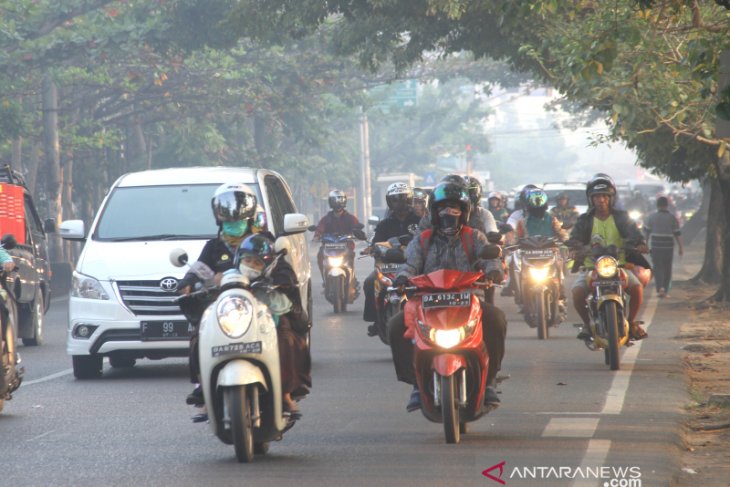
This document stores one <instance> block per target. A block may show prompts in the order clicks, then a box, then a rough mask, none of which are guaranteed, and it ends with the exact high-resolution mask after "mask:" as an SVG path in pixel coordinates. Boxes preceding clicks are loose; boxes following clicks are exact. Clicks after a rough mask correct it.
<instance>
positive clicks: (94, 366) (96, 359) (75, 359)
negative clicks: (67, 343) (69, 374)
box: [71, 355, 103, 380]
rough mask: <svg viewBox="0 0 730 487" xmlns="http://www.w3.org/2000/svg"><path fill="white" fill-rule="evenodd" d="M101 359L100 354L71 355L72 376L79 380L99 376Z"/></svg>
mask: <svg viewBox="0 0 730 487" xmlns="http://www.w3.org/2000/svg"><path fill="white" fill-rule="evenodd" d="M102 360H103V357H102V356H101V355H73V356H72V357H71V362H72V364H73V369H74V377H76V378H77V379H81V380H84V379H96V378H99V377H101V365H102Z"/></svg>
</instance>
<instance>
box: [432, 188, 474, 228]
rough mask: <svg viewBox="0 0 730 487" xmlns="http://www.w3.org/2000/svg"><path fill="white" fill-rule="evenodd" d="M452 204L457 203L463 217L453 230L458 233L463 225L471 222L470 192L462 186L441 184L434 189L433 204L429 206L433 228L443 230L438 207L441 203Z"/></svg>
mask: <svg viewBox="0 0 730 487" xmlns="http://www.w3.org/2000/svg"><path fill="white" fill-rule="evenodd" d="M445 202H452V203H457V204H458V205H459V208H460V209H461V216H460V218H459V221H458V224H457V225H456V226H455V227H453V228H452V229H451V230H454V231H455V232H458V231H459V230H460V229H461V227H462V226H463V225H466V224H467V222H468V221H469V212H470V211H471V201H470V200H469V192H468V191H467V189H466V187H465V186H464V185H462V184H457V183H450V182H441V183H439V184H437V185H436V187H434V188H433V194H432V196H431V202H430V204H429V212H430V214H431V225H433V228H435V229H439V228H441V221H440V216H439V213H438V209H437V207H438V206H439V204H441V203H445Z"/></svg>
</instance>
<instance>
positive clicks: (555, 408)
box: [0, 259, 689, 487]
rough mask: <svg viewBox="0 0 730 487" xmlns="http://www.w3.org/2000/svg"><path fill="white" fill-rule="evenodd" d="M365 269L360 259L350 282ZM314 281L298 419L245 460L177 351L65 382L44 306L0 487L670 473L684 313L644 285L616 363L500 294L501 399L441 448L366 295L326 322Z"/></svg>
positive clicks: (54, 324)
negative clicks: (536, 320) (411, 398)
mask: <svg viewBox="0 0 730 487" xmlns="http://www.w3.org/2000/svg"><path fill="white" fill-rule="evenodd" d="M371 265H372V264H371V261H370V260H369V259H362V260H359V261H358V263H357V268H358V269H357V270H358V275H359V276H360V279H361V280H362V279H364V277H365V276H366V275H367V273H368V272H369V270H370V266H371ZM315 269H316V267H315ZM315 274H316V272H315ZM320 285H321V283H320V282H319V280H318V279H316V280H315V281H314V286H313V287H314V289H315V317H314V318H315V328H314V330H313V336H312V346H313V353H312V355H313V372H312V375H313V380H314V388H313V391H312V394H311V395H310V396H309V397H308V398H307V399H305V400H304V401H303V402H302V403H301V406H302V410H303V414H304V417H303V419H302V420H301V421H300V422H298V423H297V424H296V425H295V427H294V428H293V429H292V430H291V431H289V432H288V433H287V434H286V435H285V437H284V439H283V441H281V442H277V443H274V444H272V446H271V449H270V451H269V453H268V454H267V455H266V456H265V457H257V458H256V459H255V461H254V463H252V464H239V463H237V462H236V461H235V457H234V452H233V448H232V447H231V446H227V445H224V444H223V443H221V442H219V441H218V440H217V439H216V438H215V437H214V436H213V434H212V432H211V431H210V429H209V426H207V425H205V424H193V423H192V422H191V421H190V416H191V414H192V413H193V412H194V410H193V409H192V408H191V407H190V406H186V405H185V404H184V398H185V396H186V394H187V393H188V392H189V391H190V388H191V386H190V384H189V383H188V379H187V365H186V362H185V361H184V360H180V359H167V360H162V361H156V362H155V361H149V360H143V361H139V362H138V364H137V366H135V367H134V368H133V369H111V368H110V367H109V365H108V364H105V373H104V377H103V378H102V379H100V380H93V381H77V380H74V378H73V375H72V374H71V369H70V367H71V363H70V358H69V357H67V356H66V354H65V348H64V340H65V326H66V302H65V301H64V300H63V299H58V300H54V301H53V303H52V307H51V309H50V311H49V314H48V315H47V322H46V344H44V345H42V346H40V347H32V348H31V347H20V353H21V356H22V359H23V363H24V365H25V367H26V382H25V384H24V385H23V386H22V387H21V388H20V389H19V390H18V391H17V392H16V394H15V396H14V398H13V400H12V401H9V402H8V403H7V404H6V407H5V410H4V411H3V413H2V414H0V439H2V441H1V442H0V458H1V459H2V464H3V469H2V473H0V486H14V487H20V486H47V485H54V486H132V485H134V486H139V485H155V486H157V485H160V486H176V487H183V486H194V487H200V486H201V485H210V486H226V485H247V486H269V485H272V486H278V485H297V486H309V485H311V486H321V485H327V486H329V485H332V486H339V485H356V486H357V485H399V486H400V485H403V486H408V485H414V486H415V485H418V486H450V485H459V486H471V485H474V486H492V485H493V486H498V485H505V484H506V485H508V486H522V485H524V486H537V485H541V486H542V485H548V486H571V485H591V486H602V485H607V486H608V485H617V486H622V485H626V486H628V485H643V486H667V485H669V484H670V483H671V479H672V477H673V476H674V475H675V474H676V473H677V471H678V470H679V468H680V465H678V464H677V458H678V457H677V453H678V450H679V448H680V446H679V436H678V434H679V428H680V425H679V421H680V419H681V410H682V407H683V406H684V405H685V404H686V403H687V402H688V400H689V398H688V397H687V395H686V392H685V384H684V379H683V377H684V376H683V373H682V369H681V365H680V350H679V344H678V343H677V342H676V341H675V338H674V337H675V335H676V334H677V330H678V327H679V324H680V323H681V320H682V319H683V316H684V315H683V312H682V311H681V310H679V309H665V308H664V307H663V306H662V305H660V306H657V300H656V298H655V297H654V296H653V293H650V294H649V299H648V300H647V302H646V306H645V310H644V319H645V320H646V321H647V322H648V323H650V327H649V329H648V331H649V335H650V338H649V339H648V340H645V341H643V342H640V345H635V346H634V347H631V348H629V349H626V350H625V351H624V354H623V367H622V370H621V371H619V372H611V371H610V370H608V367H607V366H606V365H604V361H603V353H602V352H591V351H589V350H588V349H587V348H586V347H585V346H584V345H583V344H582V342H579V341H578V340H576V339H575V334H576V329H575V328H574V327H573V326H572V324H571V323H572V322H573V321H575V313H572V316H571V318H569V321H568V323H566V324H563V325H561V326H560V327H559V328H558V329H554V330H552V335H551V338H550V339H549V340H547V341H539V340H537V338H536V333H535V330H533V329H531V328H528V327H527V325H526V324H525V323H524V322H523V321H522V319H521V316H520V315H519V314H518V313H517V310H516V308H515V306H514V305H513V304H512V303H511V302H510V301H508V300H507V298H498V303H497V304H498V305H501V306H502V307H503V309H504V310H505V311H506V312H507V314H508V318H509V332H508V335H509V336H508V342H507V357H506V358H505V361H504V364H503V373H504V374H509V375H510V379H509V380H507V381H505V382H504V383H503V384H502V385H501V399H502V406H501V407H500V408H499V409H498V410H496V411H494V412H492V413H491V414H489V415H487V416H485V417H484V418H482V419H481V420H479V421H478V422H475V423H471V424H470V425H469V428H470V430H469V434H467V435H464V436H462V442H461V444H459V445H447V444H445V443H444V435H443V429H442V426H441V425H440V424H435V423H430V422H429V421H427V420H426V419H425V418H424V417H423V416H422V415H421V414H420V413H418V412H416V413H410V414H409V413H406V411H405V404H406V401H407V399H408V395H409V392H410V387H409V386H408V385H405V384H402V383H398V382H396V380H395V373H394V370H393V366H392V364H391V358H390V350H389V349H388V348H386V347H385V346H384V345H382V344H381V343H380V342H379V341H378V340H377V338H368V337H367V336H366V335H365V324H364V323H363V322H362V319H361V317H362V315H361V313H362V303H363V299H362V297H360V298H359V299H358V301H356V303H355V304H354V305H352V306H351V311H348V312H347V313H345V314H342V315H335V314H333V313H332V309H331V306H330V305H329V304H328V303H326V302H325V301H324V299H323V297H322V296H321V294H319V293H318V292H317V290H319V289H321V288H320ZM502 462H504V463H503V464H502ZM500 464H501V467H502V472H501V482H504V483H505V484H502V483H501V482H499V481H498V480H493V479H490V478H489V477H487V476H485V475H483V473H482V472H483V471H485V470H487V469H489V468H490V467H493V466H496V467H495V468H494V469H493V470H491V471H489V472H488V473H489V474H490V475H492V476H493V477H497V478H500V468H499V466H500ZM621 469H624V474H623V475H622V474H621V472H620V470H621ZM585 477H587V478H589V480H588V481H587V482H583V481H582V479H583V478H585ZM596 477H599V478H596Z"/></svg>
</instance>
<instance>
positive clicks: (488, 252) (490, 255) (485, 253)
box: [479, 244, 502, 260]
mask: <svg viewBox="0 0 730 487" xmlns="http://www.w3.org/2000/svg"><path fill="white" fill-rule="evenodd" d="M501 255H502V247H500V246H499V245H494V244H491V245H485V246H484V247H482V249H481V250H480V251H479V258H480V259H484V260H492V259H498V258H499V257H500V256H501Z"/></svg>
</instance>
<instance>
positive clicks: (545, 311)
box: [513, 235, 565, 340]
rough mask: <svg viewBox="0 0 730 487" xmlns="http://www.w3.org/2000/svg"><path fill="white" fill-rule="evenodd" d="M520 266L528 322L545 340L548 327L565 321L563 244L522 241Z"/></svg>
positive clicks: (538, 239)
mask: <svg viewBox="0 0 730 487" xmlns="http://www.w3.org/2000/svg"><path fill="white" fill-rule="evenodd" d="M513 247H516V248H517V249H518V253H517V255H518V256H519V259H520V263H519V265H518V266H517V269H516V275H517V281H518V282H519V288H520V290H521V291H520V292H521V296H522V303H523V312H524V316H525V321H526V322H527V324H528V325H529V326H530V327H532V328H537V337H538V338H539V339H540V340H546V339H547V338H548V337H549V328H550V327H555V326H558V325H559V324H560V323H561V322H562V321H563V320H564V319H565V310H563V309H561V306H560V289H561V286H562V282H563V266H562V264H561V260H560V256H561V252H560V241H559V240H558V239H556V238H554V237H545V236H542V235H538V236H534V237H528V238H524V239H521V240H520V241H519V242H518V243H517V244H516V245H514V246H513Z"/></svg>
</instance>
